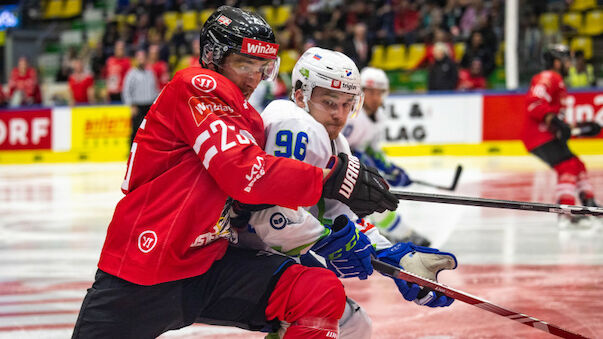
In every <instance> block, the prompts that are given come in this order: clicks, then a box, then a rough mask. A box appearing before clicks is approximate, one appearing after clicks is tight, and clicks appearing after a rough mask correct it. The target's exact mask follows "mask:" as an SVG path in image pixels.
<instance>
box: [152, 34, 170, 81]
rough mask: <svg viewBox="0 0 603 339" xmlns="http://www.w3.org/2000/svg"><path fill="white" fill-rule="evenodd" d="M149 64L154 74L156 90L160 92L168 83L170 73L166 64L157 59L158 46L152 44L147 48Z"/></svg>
mask: <svg viewBox="0 0 603 339" xmlns="http://www.w3.org/2000/svg"><path fill="white" fill-rule="evenodd" d="M149 64H150V65H151V69H152V70H153V73H154V74H155V82H156V83H157V89H158V90H159V91H161V90H162V89H163V87H165V85H166V84H167V83H168V81H170V72H169V67H168V64H167V62H165V61H163V60H161V59H160V58H159V45H156V44H154V45H150V46H149Z"/></svg>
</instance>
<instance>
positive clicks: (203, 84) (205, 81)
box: [191, 74, 218, 93]
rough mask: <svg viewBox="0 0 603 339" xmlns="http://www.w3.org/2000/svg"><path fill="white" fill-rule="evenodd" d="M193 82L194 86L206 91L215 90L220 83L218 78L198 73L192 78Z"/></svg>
mask: <svg viewBox="0 0 603 339" xmlns="http://www.w3.org/2000/svg"><path fill="white" fill-rule="evenodd" d="M191 82H192V83H193V86H195V88H196V89H198V90H200V91H201V92H205V93H209V92H211V91H213V90H214V89H216V86H217V85H218V83H217V82H216V79H214V78H212V77H211V76H209V75H207V74H199V75H196V76H195V77H194V78H193V80H191Z"/></svg>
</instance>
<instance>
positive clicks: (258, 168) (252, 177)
mask: <svg viewBox="0 0 603 339" xmlns="http://www.w3.org/2000/svg"><path fill="white" fill-rule="evenodd" d="M255 159H256V160H257V163H255V164H253V166H251V171H250V172H249V174H247V175H246V176H245V179H247V180H248V181H249V183H248V184H247V187H245V188H244V189H243V191H245V192H248V193H249V192H251V189H252V188H253V185H254V184H255V182H256V181H257V180H258V179H259V178H261V177H263V176H264V174H266V172H265V171H264V164H265V160H264V158H262V157H260V156H259V155H258V156H257V157H256V158H255Z"/></svg>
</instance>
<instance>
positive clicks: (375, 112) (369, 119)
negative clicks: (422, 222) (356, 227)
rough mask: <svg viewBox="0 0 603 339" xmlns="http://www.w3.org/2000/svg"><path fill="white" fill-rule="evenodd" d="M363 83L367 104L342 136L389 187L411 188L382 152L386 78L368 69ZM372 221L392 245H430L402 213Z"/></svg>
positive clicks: (377, 215) (377, 216)
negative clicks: (400, 243)
mask: <svg viewBox="0 0 603 339" xmlns="http://www.w3.org/2000/svg"><path fill="white" fill-rule="evenodd" d="M360 83H361V87H362V92H363V94H364V104H363V106H362V109H361V110H360V111H359V112H358V114H357V115H355V116H354V115H351V116H350V117H349V118H348V120H347V123H346V125H345V127H344V129H343V132H342V134H343V135H344V136H345V137H346V139H347V141H348V143H349V145H350V148H351V149H352V154H354V155H355V156H356V157H358V159H360V161H361V162H362V163H364V164H365V165H367V166H373V167H376V168H378V169H379V172H380V173H381V174H382V175H383V177H384V178H385V179H386V180H387V181H388V182H389V184H390V185H392V186H394V187H395V186H408V185H410V184H411V183H412V181H411V180H410V178H409V177H408V175H406V172H405V171H404V170H403V169H402V168H401V167H399V166H397V165H396V164H394V163H393V162H390V161H388V160H387V158H386V156H385V153H384V152H383V151H382V149H381V142H382V140H383V137H382V136H383V134H384V133H385V126H384V123H385V114H384V111H383V103H384V100H385V98H387V95H388V94H389V80H388V79H387V75H386V74H385V72H384V71H383V70H380V69H378V68H374V67H365V68H363V69H362V72H360ZM369 220H370V221H371V222H372V223H373V224H374V225H375V226H377V228H378V229H379V232H381V234H383V235H385V237H387V238H388V239H389V240H390V241H392V242H408V241H410V242H412V243H414V244H416V245H420V246H429V245H430V241H429V240H428V239H427V238H425V237H424V236H422V235H421V234H419V233H417V232H416V231H415V230H413V229H412V228H411V227H410V226H409V225H408V224H407V223H406V222H405V221H404V219H403V217H402V214H401V213H399V212H396V211H391V212H390V211H386V212H384V213H375V214H373V215H372V216H370V217H369Z"/></svg>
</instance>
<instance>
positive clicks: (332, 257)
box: [312, 215, 376, 280]
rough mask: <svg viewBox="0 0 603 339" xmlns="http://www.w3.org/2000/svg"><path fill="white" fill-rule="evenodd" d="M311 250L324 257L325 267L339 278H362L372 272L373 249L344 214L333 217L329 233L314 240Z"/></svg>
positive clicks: (365, 237) (364, 236)
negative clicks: (333, 220) (316, 240)
mask: <svg viewBox="0 0 603 339" xmlns="http://www.w3.org/2000/svg"><path fill="white" fill-rule="evenodd" d="M312 251H314V252H315V253H316V254H318V255H320V256H321V257H323V258H325V260H326V262H327V268H328V269H329V270H331V271H333V272H335V274H336V275H337V276H338V277H340V278H352V277H358V279H360V280H364V279H366V278H367V277H368V276H369V275H371V274H372V273H373V265H371V255H376V254H375V249H374V248H373V245H371V242H370V240H369V239H368V238H367V236H366V235H364V233H362V232H360V231H359V230H358V229H357V228H356V224H355V223H354V222H352V221H350V220H349V219H348V218H347V217H346V216H345V215H340V216H338V217H337V218H336V219H335V222H334V223H333V228H332V230H331V234H329V235H328V236H326V237H324V238H322V239H320V240H319V241H318V242H316V244H314V246H312Z"/></svg>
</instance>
